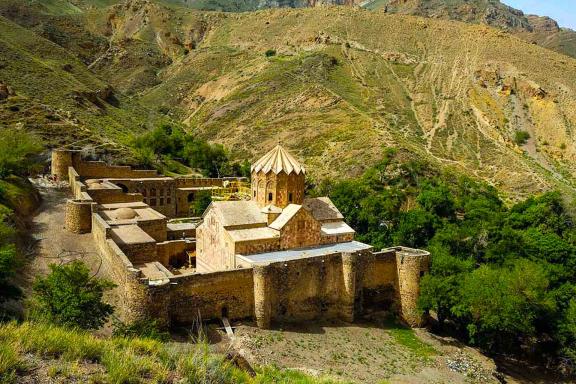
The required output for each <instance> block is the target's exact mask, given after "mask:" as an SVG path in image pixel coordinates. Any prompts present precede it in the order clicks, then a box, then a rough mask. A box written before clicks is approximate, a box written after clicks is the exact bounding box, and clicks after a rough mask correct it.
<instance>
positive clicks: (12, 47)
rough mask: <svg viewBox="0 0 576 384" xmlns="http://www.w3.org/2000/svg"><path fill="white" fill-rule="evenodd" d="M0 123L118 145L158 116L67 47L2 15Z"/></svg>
mask: <svg viewBox="0 0 576 384" xmlns="http://www.w3.org/2000/svg"><path fill="white" fill-rule="evenodd" d="M2 87H3V88H4V89H6V90H7V92H5V94H4V95H3V96H2V95H0V127H2V126H22V127H23V128H25V129H29V130H32V131H35V132H38V133H39V134H41V135H42V136H43V137H44V138H45V139H46V140H47V144H48V145H59V144H63V143H71V142H74V141H76V140H82V141H83V142H84V144H86V143H89V142H91V143H94V144H102V143H108V144H109V145H110V146H112V147H115V146H117V144H118V143H122V142H124V141H126V139H127V138H128V137H129V135H130V134H131V133H136V132H138V131H143V130H144V129H146V124H147V120H150V122H153V121H155V120H157V117H156V116H155V115H154V114H151V113H150V112H149V111H148V110H147V109H146V108H144V107H142V106H140V105H138V104H137V103H135V102H133V101H131V100H129V99H127V98H126V97H125V96H123V95H122V94H120V93H118V92H116V91H115V90H114V88H113V87H111V86H110V84H108V83H106V82H105V81H103V80H101V79H99V78H98V77H97V76H95V75H94V74H93V73H92V72H90V71H89V70H88V69H87V68H86V66H85V64H84V63H83V62H82V61H80V60H79V58H78V57H76V56H75V55H74V54H71V53H70V52H69V51H67V50H66V49H64V48H63V47H61V46H59V45H57V44H54V43H53V42H50V41H49V40H46V39H44V38H42V37H39V36H38V35H37V34H35V33H33V32H31V31H29V30H27V29H25V28H22V27H20V26H18V25H16V24H15V23H13V22H11V21H9V20H7V19H5V18H3V17H0V88H2Z"/></svg>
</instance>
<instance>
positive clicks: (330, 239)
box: [320, 233, 354, 244]
mask: <svg viewBox="0 0 576 384" xmlns="http://www.w3.org/2000/svg"><path fill="white" fill-rule="evenodd" d="M353 240H354V234H353V233H350V234H343V235H333V236H320V244H335V243H346V242H349V241H353Z"/></svg>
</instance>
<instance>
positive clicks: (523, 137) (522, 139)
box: [514, 131, 530, 145]
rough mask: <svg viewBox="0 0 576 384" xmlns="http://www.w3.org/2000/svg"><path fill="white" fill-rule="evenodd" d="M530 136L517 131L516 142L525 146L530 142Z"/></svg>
mask: <svg viewBox="0 0 576 384" xmlns="http://www.w3.org/2000/svg"><path fill="white" fill-rule="evenodd" d="M529 138H530V134H529V133H528V132H526V131H516V133H514V142H515V143H516V144H518V145H524V144H526V143H527V142H528V139H529Z"/></svg>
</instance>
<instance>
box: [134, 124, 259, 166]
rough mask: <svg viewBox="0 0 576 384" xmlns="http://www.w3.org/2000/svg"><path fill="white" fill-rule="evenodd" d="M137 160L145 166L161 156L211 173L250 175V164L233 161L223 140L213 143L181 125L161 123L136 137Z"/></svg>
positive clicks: (161, 158)
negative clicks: (189, 131) (186, 130)
mask: <svg viewBox="0 0 576 384" xmlns="http://www.w3.org/2000/svg"><path fill="white" fill-rule="evenodd" d="M133 148H134V154H135V157H136V160H137V161H138V163H140V164H141V165H143V166H148V167H153V166H155V165H157V162H158V161H159V160H160V161H161V162H163V163H164V164H170V160H172V161H174V160H175V161H176V162H180V163H183V164H185V165H187V166H190V167H191V168H194V169H198V170H200V171H201V172H202V173H203V174H204V175H205V176H208V177H223V176H248V175H249V165H248V163H247V162H244V163H232V162H231V161H230V158H229V155H228V152H227V151H226V150H225V148H224V147H223V146H222V145H220V144H210V143H208V142H206V141H205V140H202V139H199V138H197V137H195V136H193V135H191V134H189V133H186V132H184V130H182V129H181V128H178V127H172V126H169V125H163V126H160V127H158V128H156V129H154V130H152V131H150V132H148V133H146V134H144V135H142V136H138V137H136V138H135V139H134V140H133Z"/></svg>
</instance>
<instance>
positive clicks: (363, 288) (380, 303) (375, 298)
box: [356, 249, 398, 313]
mask: <svg viewBox="0 0 576 384" xmlns="http://www.w3.org/2000/svg"><path fill="white" fill-rule="evenodd" d="M358 274H359V280H360V281H359V284H358V291H357V292H356V295H357V297H359V300H358V305H359V308H358V310H359V311H360V312H362V313H366V312H371V311H391V312H396V311H397V307H398V305H397V298H398V296H397V294H396V291H397V286H398V278H397V270H396V250H394V249H388V250H384V251H382V252H374V253H370V254H366V255H363V257H362V258H361V259H359V260H358Z"/></svg>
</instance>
